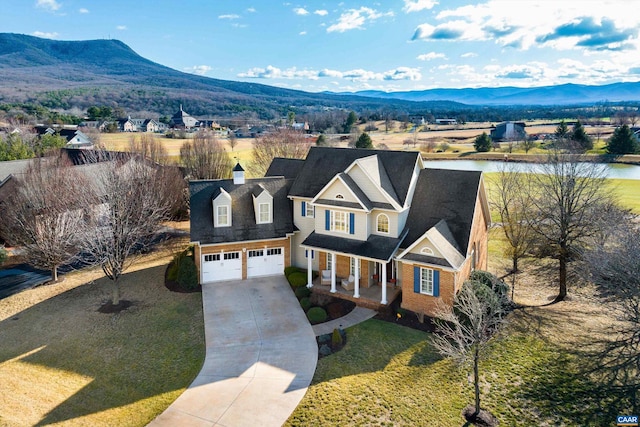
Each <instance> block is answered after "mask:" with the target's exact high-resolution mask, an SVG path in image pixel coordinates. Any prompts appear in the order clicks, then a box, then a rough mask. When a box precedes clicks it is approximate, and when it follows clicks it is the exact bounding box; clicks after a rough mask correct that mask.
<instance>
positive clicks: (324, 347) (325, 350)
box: [319, 344, 332, 357]
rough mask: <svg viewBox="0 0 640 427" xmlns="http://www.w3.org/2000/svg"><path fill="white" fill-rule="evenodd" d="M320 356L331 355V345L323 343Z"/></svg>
mask: <svg viewBox="0 0 640 427" xmlns="http://www.w3.org/2000/svg"><path fill="white" fill-rule="evenodd" d="M319 352H320V356H322V357H324V356H329V355H330V354H331V353H332V352H331V347H329V346H328V345H326V344H322V345H321V346H320V350H319Z"/></svg>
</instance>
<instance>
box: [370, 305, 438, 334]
mask: <svg viewBox="0 0 640 427" xmlns="http://www.w3.org/2000/svg"><path fill="white" fill-rule="evenodd" d="M400 299H401V298H396V300H395V301H393V302H392V303H391V305H389V306H388V307H385V308H382V309H380V310H379V311H378V314H376V315H375V317H374V319H379V320H384V321H385V322H391V323H395V324H397V325H402V326H406V327H408V328H412V329H417V330H419V331H423V332H433V331H434V330H435V326H434V324H433V322H432V321H431V318H430V317H429V316H424V319H423V320H424V321H423V322H422V323H420V320H419V319H418V315H417V314H416V313H414V312H412V311H409V310H404V309H401V308H400ZM398 313H400V314H401V315H400V316H398Z"/></svg>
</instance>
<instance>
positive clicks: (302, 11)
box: [293, 7, 309, 16]
mask: <svg viewBox="0 0 640 427" xmlns="http://www.w3.org/2000/svg"><path fill="white" fill-rule="evenodd" d="M293 13H295V14H296V15H301V16H304V15H308V14H309V11H308V10H307V9H305V8H303V7H296V8H295V9H293Z"/></svg>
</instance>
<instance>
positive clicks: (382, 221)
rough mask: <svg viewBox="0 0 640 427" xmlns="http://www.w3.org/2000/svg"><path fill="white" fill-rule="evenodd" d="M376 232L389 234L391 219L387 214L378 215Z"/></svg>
mask: <svg viewBox="0 0 640 427" xmlns="http://www.w3.org/2000/svg"><path fill="white" fill-rule="evenodd" d="M376 230H378V233H389V217H388V216H387V215H386V214H380V215H378V221H377V226H376Z"/></svg>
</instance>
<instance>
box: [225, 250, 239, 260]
mask: <svg viewBox="0 0 640 427" xmlns="http://www.w3.org/2000/svg"><path fill="white" fill-rule="evenodd" d="M222 257H223V259H224V260H225V261H228V260H230V259H240V252H226V253H224V254H223V255H222Z"/></svg>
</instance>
